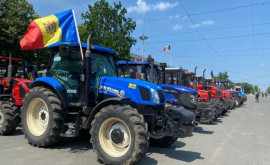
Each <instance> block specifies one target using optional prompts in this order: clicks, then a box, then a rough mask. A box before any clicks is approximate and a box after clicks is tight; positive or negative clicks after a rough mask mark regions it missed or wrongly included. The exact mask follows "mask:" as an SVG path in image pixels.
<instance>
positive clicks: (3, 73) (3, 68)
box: [0, 63, 26, 78]
mask: <svg viewBox="0 0 270 165" xmlns="http://www.w3.org/2000/svg"><path fill="white" fill-rule="evenodd" d="M7 70H8V63H0V77H7ZM16 74H17V75H16ZM16 76H17V78H25V77H26V72H25V66H24V63H22V64H18V63H13V64H12V77H16Z"/></svg>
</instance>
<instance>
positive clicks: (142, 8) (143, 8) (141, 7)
mask: <svg viewBox="0 0 270 165" xmlns="http://www.w3.org/2000/svg"><path fill="white" fill-rule="evenodd" d="M136 4H137V5H136V6H129V7H128V8H127V11H128V12H129V13H131V12H137V13H146V12H148V11H149V10H150V9H151V6H150V5H147V4H146V2H145V1H144V0H138V1H137V3H136Z"/></svg>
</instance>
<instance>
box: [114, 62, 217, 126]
mask: <svg viewBox="0 0 270 165" xmlns="http://www.w3.org/2000/svg"><path fill="white" fill-rule="evenodd" d="M117 65H118V74H119V76H121V77H129V78H133V79H139V80H145V81H149V82H153V83H154V84H158V85H159V86H160V87H162V89H163V90H164V92H165V100H166V102H168V103H170V104H171V105H175V106H178V107H179V106H182V107H184V108H185V109H188V110H191V111H192V112H194V113H195V115H196V121H198V122H200V123H211V122H212V121H213V120H214V115H215V114H214V111H213V110H212V109H208V108H206V107H202V108H199V107H198V105H197V97H198V92H197V91H195V90H193V89H190V88H187V87H183V86H179V85H178V83H177V76H180V75H177V74H170V73H167V74H165V67H166V64H165V63H161V67H162V68H163V69H162V70H160V69H158V65H156V64H154V63H153V62H152V63H150V62H134V61H129V62H127V61H120V62H118V63H117ZM166 69H167V68H166ZM151 75H153V76H151ZM166 80H167V81H166Z"/></svg>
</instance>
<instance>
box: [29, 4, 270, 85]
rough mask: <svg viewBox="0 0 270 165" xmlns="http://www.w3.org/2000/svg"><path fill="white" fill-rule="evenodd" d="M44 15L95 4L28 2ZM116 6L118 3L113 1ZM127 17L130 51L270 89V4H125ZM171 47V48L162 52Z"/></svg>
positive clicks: (82, 9) (78, 11) (77, 11)
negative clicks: (132, 24) (132, 41)
mask: <svg viewBox="0 0 270 165" xmlns="http://www.w3.org/2000/svg"><path fill="white" fill-rule="evenodd" d="M28 2H29V3H31V4H33V7H34V10H35V11H36V13H38V14H39V15H40V16H41V17H44V16H47V15H51V14H54V13H58V12H62V11H65V10H68V9H74V11H75V15H76V20H77V23H78V24H79V23H83V20H82V18H81V13H84V12H86V11H87V10H88V5H93V4H94V3H95V2H96V1H89V0H46V1H37V0H28ZM108 2H109V3H110V4H111V5H113V2H117V3H118V2H119V1H118V0H108ZM121 3H122V4H123V7H125V8H126V9H127V11H128V13H127V14H126V17H129V18H132V19H133V20H134V21H136V22H137V25H136V29H135V30H134V31H133V33H132V36H133V37H134V38H135V39H137V43H136V44H135V45H134V46H133V47H132V48H131V53H134V54H137V55H142V53H143V42H142V40H140V39H139V37H140V36H141V35H143V34H144V35H146V36H148V39H147V40H145V41H144V53H143V54H144V57H145V58H146V57H147V56H148V55H149V54H150V55H151V56H152V58H154V59H155V61H159V62H166V63H167V64H168V65H170V64H171V66H173V67H180V66H181V67H182V68H184V69H188V70H189V71H194V68H195V66H197V67H198V68H197V75H202V72H203V70H204V69H206V77H210V72H211V71H212V70H213V72H214V75H217V74H218V73H219V72H225V71H227V72H228V75H229V79H230V80H231V81H233V82H248V83H251V84H253V85H258V86H259V87H260V88H261V89H262V90H266V89H267V87H268V86H270V0H125V1H121ZM168 45H170V48H171V49H170V50H167V51H163V48H164V47H165V46H168Z"/></svg>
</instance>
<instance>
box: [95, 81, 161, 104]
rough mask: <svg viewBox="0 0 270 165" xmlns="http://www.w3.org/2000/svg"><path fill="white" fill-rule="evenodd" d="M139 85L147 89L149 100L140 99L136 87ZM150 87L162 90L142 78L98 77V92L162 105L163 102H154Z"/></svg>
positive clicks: (137, 101)
mask: <svg viewBox="0 0 270 165" xmlns="http://www.w3.org/2000/svg"><path fill="white" fill-rule="evenodd" d="M139 86H140V87H144V88H147V89H148V90H149V92H150V96H151V100H150V101H144V100H142V98H141V94H140V91H139V88H138V87H139ZM151 88H153V89H155V90H156V91H158V90H162V88H161V87H160V86H158V85H155V84H152V83H149V82H146V81H142V80H135V79H129V78H120V77H108V76H103V77H101V78H100V83H99V89H98V91H99V93H103V94H106V95H111V96H115V97H126V98H130V99H131V101H134V102H136V103H138V104H147V105H164V104H165V103H161V104H156V103H154V102H153V100H152V93H151V91H150V89H151Z"/></svg>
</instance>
